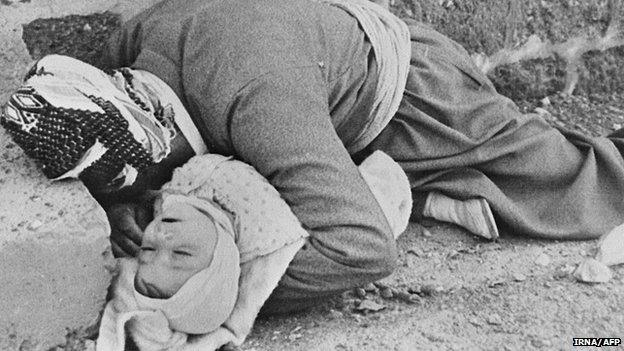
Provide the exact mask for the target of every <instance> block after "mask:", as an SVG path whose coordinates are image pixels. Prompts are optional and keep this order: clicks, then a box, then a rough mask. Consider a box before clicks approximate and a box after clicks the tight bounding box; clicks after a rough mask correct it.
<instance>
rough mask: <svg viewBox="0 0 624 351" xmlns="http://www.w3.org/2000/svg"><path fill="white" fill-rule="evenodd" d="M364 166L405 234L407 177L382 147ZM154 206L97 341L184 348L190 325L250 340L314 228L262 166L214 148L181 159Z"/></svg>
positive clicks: (111, 346)
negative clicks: (258, 318) (266, 303)
mask: <svg viewBox="0 0 624 351" xmlns="http://www.w3.org/2000/svg"><path fill="white" fill-rule="evenodd" d="M360 172H361V174H362V176H363V178H364V179H365V181H366V182H367V183H368V184H369V187H370V188H371V190H372V192H373V194H374V195H375V197H376V198H377V200H378V202H379V203H380V207H381V208H382V209H383V211H384V213H385V214H386V217H387V219H388V222H389V224H390V226H391V228H392V229H393V232H394V234H395V237H396V236H398V235H399V234H400V233H401V232H403V231H404V230H405V228H406V226H407V222H408V218H409V215H410V212H411V194H410V191H409V184H408V182H407V177H406V176H405V174H404V173H403V171H402V170H401V169H400V167H399V166H398V164H396V163H395V162H394V161H392V160H391V159H390V158H389V157H388V156H387V155H385V154H383V153H381V152H376V153H374V154H373V155H371V156H370V157H369V158H368V159H367V160H365V161H364V162H363V163H362V165H361V166H360ZM154 212H155V213H154V220H153V221H152V222H151V223H150V224H149V225H148V226H147V228H146V229H145V233H144V236H143V242H142V245H141V251H140V253H139V255H138V257H137V258H136V259H122V260H120V262H119V263H120V264H119V267H120V272H119V275H118V277H117V279H116V281H115V282H114V284H113V293H114V294H113V299H112V300H111V301H110V302H109V303H108V305H107V307H106V309H105V312H104V315H103V317H102V323H101V326H100V336H99V338H98V342H97V349H98V350H123V349H124V347H125V342H126V335H125V333H126V332H127V333H129V335H128V336H130V338H131V339H132V341H133V342H134V343H135V344H136V345H137V346H138V348H139V349H141V350H161V349H178V348H183V347H185V345H187V344H188V340H189V339H188V335H189V334H203V335H207V336H209V337H208V341H211V342H212V343H210V345H211V347H214V348H217V347H219V346H221V345H222V344H224V343H225V342H227V341H230V342H234V343H237V344H238V343H241V342H242V341H243V340H244V337H245V336H246V334H247V333H248V332H249V331H250V329H251V326H252V324H253V320H254V319H255V316H256V315H257V313H258V311H259V309H260V307H261V306H262V304H263V303H264V301H265V300H266V299H267V298H268V296H269V295H270V293H271V291H272V290H273V289H274V288H275V286H276V285H277V282H278V281H279V279H280V277H281V276H282V275H283V273H284V272H285V270H286V268H287V267H288V264H289V262H290V260H292V257H293V256H294V254H295V253H296V252H297V251H298V250H299V248H301V246H303V244H304V242H305V238H306V237H307V236H308V233H307V231H305V230H304V229H303V228H302V227H301V224H300V223H299V221H298V220H297V218H296V217H295V215H294V214H293V213H292V211H291V210H290V207H289V206H288V205H287V204H286V202H285V201H284V200H283V199H282V198H281V197H280V195H279V193H278V192H277V190H275V188H273V187H272V186H271V185H270V184H269V183H268V182H267V181H266V179H264V178H263V177H262V176H261V175H260V174H259V173H258V172H257V171H255V169H254V168H253V167H251V166H249V165H247V164H245V163H243V162H240V161H236V160H232V159H230V158H227V157H223V156H220V155H215V154H207V155H202V156H196V157H194V158H192V159H191V160H189V162H188V163H187V164H186V165H184V166H183V167H181V168H179V169H177V170H176V171H175V172H174V175H173V177H172V180H171V181H170V182H169V183H167V184H165V185H164V186H163V188H162V190H161V194H160V196H159V198H158V200H157V201H156V202H155V205H154ZM241 267H243V269H242V270H241ZM224 323H226V324H228V323H229V325H228V327H227V328H221V326H222V325H223V324H224ZM219 329H221V330H220V331H219ZM237 329H238V330H240V335H231V334H232V333H231V331H232V330H234V331H236V330H237ZM228 333H230V334H228ZM234 333H236V332H234ZM211 338H212V339H214V340H210V339H211ZM205 348H206V349H208V347H205ZM202 349H204V347H202Z"/></svg>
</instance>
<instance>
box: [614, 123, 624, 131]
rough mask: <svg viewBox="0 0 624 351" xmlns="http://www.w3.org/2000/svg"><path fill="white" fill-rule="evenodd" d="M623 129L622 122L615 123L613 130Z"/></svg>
mask: <svg viewBox="0 0 624 351" xmlns="http://www.w3.org/2000/svg"><path fill="white" fill-rule="evenodd" d="M618 129H622V125H621V124H620V123H613V130H618Z"/></svg>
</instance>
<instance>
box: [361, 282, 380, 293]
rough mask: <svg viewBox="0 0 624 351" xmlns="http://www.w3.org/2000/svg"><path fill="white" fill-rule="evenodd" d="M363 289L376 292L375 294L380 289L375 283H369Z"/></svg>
mask: <svg viewBox="0 0 624 351" xmlns="http://www.w3.org/2000/svg"><path fill="white" fill-rule="evenodd" d="M363 289H364V291H366V292H370V293H375V294H376V293H377V292H378V291H379V289H378V288H377V287H376V286H375V284H373V283H369V284H367V285H366V286H364V287H363Z"/></svg>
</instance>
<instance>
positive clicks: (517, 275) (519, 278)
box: [513, 273, 527, 282]
mask: <svg viewBox="0 0 624 351" xmlns="http://www.w3.org/2000/svg"><path fill="white" fill-rule="evenodd" d="M513 278H514V280H515V281H517V282H523V281H525V280H526V279H527V277H526V275H524V274H522V273H515V274H514V275H513Z"/></svg>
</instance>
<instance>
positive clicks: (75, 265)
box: [0, 130, 112, 350]
mask: <svg viewBox="0 0 624 351" xmlns="http://www.w3.org/2000/svg"><path fill="white" fill-rule="evenodd" d="M0 150H2V153H1V154H0V189H2V190H1V192H0V194H1V197H2V201H0V296H2V297H3V298H2V299H0V349H2V350H17V349H20V350H42V349H47V348H49V347H51V346H54V345H56V344H60V343H62V342H63V341H64V339H65V335H66V333H67V332H68V331H72V330H84V329H86V328H89V327H91V326H94V325H96V324H97V322H98V318H99V314H100V311H101V309H102V308H103V305H104V302H105V298H106V291H107V287H108V285H109V284H110V279H111V274H110V272H109V271H108V270H107V269H106V265H107V264H108V265H110V263H111V257H112V254H111V253H110V243H109V240H108V235H109V232H110V228H109V226H108V222H107V220H106V214H105V213H104V211H103V210H102V209H101V208H100V207H99V205H98V204H97V203H96V202H95V200H93V199H92V198H91V197H90V195H89V194H88V192H87V191H86V189H85V188H84V187H83V186H82V184H81V183H79V182H76V181H73V182H63V183H51V182H50V181H49V180H48V179H46V178H45V177H44V176H43V174H42V173H41V172H40V171H39V170H38V169H37V168H36V167H35V165H34V164H33V163H32V162H31V161H30V160H28V159H26V157H25V155H24V154H23V153H22V151H21V149H19V148H18V147H17V146H16V145H15V144H13V143H12V142H11V141H10V140H9V136H8V135H7V134H6V133H5V132H4V130H2V131H0Z"/></svg>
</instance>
